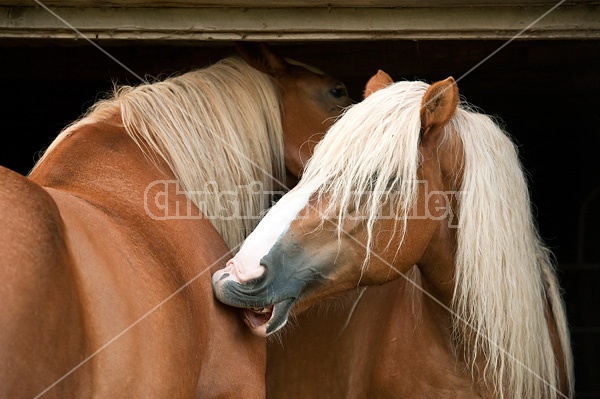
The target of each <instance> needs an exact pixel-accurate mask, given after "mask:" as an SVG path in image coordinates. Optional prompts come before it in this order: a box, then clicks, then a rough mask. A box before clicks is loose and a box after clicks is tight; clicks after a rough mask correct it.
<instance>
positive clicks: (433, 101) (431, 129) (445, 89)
mask: <svg viewBox="0 0 600 399" xmlns="http://www.w3.org/2000/svg"><path fill="white" fill-rule="evenodd" d="M457 106H458V86H457V85H456V81H455V80H454V78H452V77H449V78H448V79H446V80H442V81H439V82H436V83H434V84H432V85H431V86H429V89H427V92H425V95H424V96H423V100H422V102H421V129H422V130H421V132H422V133H421V134H422V136H421V138H422V139H423V140H427V141H428V140H430V139H435V138H436V137H437V136H439V133H440V132H441V130H442V128H443V127H444V126H445V125H446V123H448V121H449V120H450V118H452V115H454V111H456V107H457ZM435 141H437V140H435Z"/></svg>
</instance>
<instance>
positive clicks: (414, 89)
mask: <svg viewBox="0 0 600 399" xmlns="http://www.w3.org/2000/svg"><path fill="white" fill-rule="evenodd" d="M426 89H427V85H426V84H425V83H421V82H398V83H396V84H394V85H392V86H389V87H388V88H386V89H382V90H379V91H378V92H376V93H374V94H372V95H371V96H369V97H368V98H367V99H365V100H364V101H362V102H361V103H358V104H356V105H353V106H351V107H349V108H348V109H347V110H345V111H344V113H343V114H342V116H341V117H340V118H339V119H338V120H337V122H336V123H335V124H334V125H333V126H332V127H331V128H330V130H329V131H328V132H327V134H326V135H325V137H324V138H323V140H322V141H321V142H320V143H319V144H317V146H316V148H315V153H314V155H313V156H312V157H311V159H310V160H309V161H308V164H307V165H306V169H305V171H304V173H303V176H302V179H301V180H300V183H299V187H298V189H307V190H312V191H313V192H314V193H315V195H316V197H317V198H318V199H319V201H318V202H321V201H320V199H322V198H323V197H327V201H325V202H326V203H327V207H326V208H325V209H323V210H322V211H323V213H325V214H328V215H333V214H335V215H336V217H337V219H338V226H337V227H338V236H341V235H342V234H343V230H342V226H343V223H342V221H343V220H344V219H346V218H347V217H348V216H349V214H348V210H349V209H359V208H360V209H363V210H364V212H363V213H362V214H361V217H362V218H363V219H364V220H365V223H366V225H367V233H368V239H367V245H366V247H367V256H366V258H365V260H364V263H363V267H365V266H366V265H367V263H368V261H369V257H370V254H371V244H372V240H373V226H374V224H375V222H376V220H377V219H378V218H379V217H380V215H381V210H382V205H383V204H384V203H385V202H386V200H389V199H390V195H393V198H394V201H396V202H395V206H396V208H395V209H394V211H393V212H394V214H395V215H397V216H398V217H399V219H400V220H404V221H405V220H406V219H407V218H408V215H409V212H410V210H411V208H412V206H413V203H414V201H415V198H416V192H417V184H418V183H417V169H418V166H419V161H420V160H419V155H418V151H417V149H418V143H419V131H420V119H419V108H420V101H421V97H422V96H423V94H424V93H425V90H426ZM404 225H405V224H404V223H401V224H399V225H398V226H399V227H400V228H403V226H404ZM402 234H404V231H403V232H402ZM390 241H391V240H390Z"/></svg>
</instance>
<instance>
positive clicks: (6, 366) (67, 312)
mask: <svg viewBox="0 0 600 399" xmlns="http://www.w3.org/2000/svg"><path fill="white" fill-rule="evenodd" d="M0 220H1V221H2V228H1V229H0V281H2V284H0V302H1V303H2V306H1V307H0V325H2V329H0V346H1V347H2V348H3V349H2V351H0V396H3V397H4V396H5V395H9V396H11V397H20V396H21V395H26V396H27V395H29V396H35V395H36V394H38V393H39V392H40V391H41V390H43V389H44V388H46V387H47V386H48V385H50V384H51V383H53V382H54V381H56V379H58V378H60V377H61V376H62V375H63V374H64V373H65V372H67V371H69V369H70V367H72V365H73V364H76V363H77V362H78V361H79V360H80V359H78V358H77V356H78V354H79V353H81V352H82V351H81V350H74V349H75V348H82V347H84V346H85V342H84V340H83V333H82V325H83V324H82V321H81V312H80V309H79V305H78V304H79V299H78V292H77V290H76V288H75V287H76V285H75V284H74V283H73V279H74V277H73V274H72V270H71V269H70V264H69V259H68V253H67V250H66V247H65V243H64V239H63V226H62V221H61V218H60V215H59V212H58V209H57V207H56V204H55V203H54V201H53V200H52V198H51V197H50V196H49V195H48V193H47V192H46V191H45V190H44V189H42V188H41V187H40V186H38V185H37V184H36V183H34V182H32V181H31V180H29V179H28V178H26V177H24V176H22V175H20V174H18V173H15V172H13V171H11V170H9V169H6V168H3V167H0ZM65 327H66V328H65ZM42 331H43V332H44V333H43V334H42V333H41V332H42ZM20 381H30V382H32V383H30V384H22V383H20ZM33 381H35V382H36V383H33Z"/></svg>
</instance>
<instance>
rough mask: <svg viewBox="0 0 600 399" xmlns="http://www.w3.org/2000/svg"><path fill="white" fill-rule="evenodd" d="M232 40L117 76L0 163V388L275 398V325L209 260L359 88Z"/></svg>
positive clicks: (47, 393) (0, 393)
mask: <svg viewBox="0 0 600 399" xmlns="http://www.w3.org/2000/svg"><path fill="white" fill-rule="evenodd" d="M238 48H239V50H240V52H241V55H242V57H239V56H232V57H229V58H225V59H223V60H221V61H219V62H217V63H215V64H214V65H211V66H208V67H206V68H203V69H200V70H196V71H193V72H189V73H186V74H182V75H181V76H178V77H172V78H169V79H167V80H165V81H163V82H155V83H152V84H143V85H140V86H137V87H123V88H121V89H119V90H118V91H117V92H116V93H115V95H114V97H113V98H111V99H108V100H105V101H101V102H99V103H97V104H96V105H95V106H94V107H93V108H92V109H91V110H90V112H89V113H88V114H87V115H86V116H85V117H83V118H82V119H80V120H78V121H76V123H74V124H72V125H71V126H70V127H68V128H67V129H66V130H64V131H63V132H62V133H61V134H60V135H59V136H58V137H57V138H56V140H55V141H54V142H53V143H52V144H51V146H50V147H49V148H48V150H47V151H46V152H45V154H44V156H43V157H42V158H41V159H40V160H39V162H38V163H37V164H36V165H35V167H34V169H33V170H32V172H31V173H30V175H29V176H28V177H24V176H21V175H19V174H17V173H15V172H13V171H10V170H7V169H5V168H0V179H1V182H2V184H0V204H2V206H1V207H0V220H2V229H0V253H1V257H0V281H1V282H2V283H1V285H0V303H1V304H2V305H1V306H0V326H2V327H1V328H0V397H3V398H9V397H10V398H33V397H42V396H43V397H57V398H67V397H68V398H71V397H72V398H84V397H98V398H101V397H102V398H117V397H120V398H167V397H168V398H190V397H195V396H196V397H201V398H242V397H243V398H264V395H265V382H264V377H265V363H266V346H265V340H264V339H261V338H258V337H255V336H253V335H252V334H251V333H250V332H249V331H248V329H247V328H246V327H245V326H244V324H243V323H242V322H241V321H240V319H239V317H238V316H237V315H236V314H235V312H232V311H231V309H230V308H227V307H225V306H223V305H222V304H220V303H218V302H217V301H215V300H214V297H213V293H212V285H211V281H210V273H211V271H214V270H217V269H218V268H221V267H223V266H224V263H225V260H226V259H227V258H228V257H230V256H231V254H230V252H229V250H230V248H231V249H234V248H235V249H237V248H236V247H237V246H238V245H239V243H241V242H242V240H243V238H244V237H245V235H246V234H247V232H249V231H250V230H251V229H252V228H253V227H254V226H255V225H256V224H257V223H258V216H259V215H260V213H261V212H263V211H264V210H265V209H266V208H267V207H268V206H270V203H269V201H270V199H269V198H268V193H269V191H272V190H273V189H274V188H278V187H279V186H281V185H283V184H284V183H282V182H283V181H284V180H285V177H286V169H287V170H288V172H290V175H291V176H292V177H293V175H294V174H297V173H298V172H299V171H300V169H301V165H302V163H301V161H302V160H301V159H300V156H301V155H302V156H306V154H301V151H300V148H301V147H302V143H304V142H305V141H306V140H308V139H311V138H312V137H313V136H314V135H315V134H318V133H322V132H325V131H326V129H327V128H328V127H329V126H330V125H331V123H332V122H333V120H332V119H334V118H335V117H337V116H338V115H339V114H340V112H341V110H342V108H343V107H345V106H348V105H349V104H350V100H349V98H348V96H347V94H346V90H345V88H344V85H343V84H342V83H341V82H339V81H338V80H336V79H334V78H332V77H330V76H328V75H325V74H323V73H320V72H317V71H316V70H315V69H313V68H307V67H305V66H303V65H302V64H300V63H297V62H292V61H289V62H288V60H286V59H283V58H281V57H279V56H278V55H276V54H274V53H273V52H272V51H271V50H270V49H269V48H268V47H266V46H265V45H262V44H250V43H247V44H240V45H239V47H238ZM284 154H285V155H286V156H285V160H284ZM248 185H252V187H250V188H248V187H247V186H248ZM257 185H258V186H259V187H256V186H257ZM211 222H212V223H211ZM207 271H208V273H207Z"/></svg>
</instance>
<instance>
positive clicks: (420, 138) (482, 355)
mask: <svg viewBox="0 0 600 399" xmlns="http://www.w3.org/2000/svg"><path fill="white" fill-rule="evenodd" d="M380 77H381V76H380ZM378 86H379V87H367V90H365V94H366V95H368V97H367V98H366V99H365V100H364V101H363V102H361V103H359V104H356V105H354V106H353V107H351V108H349V109H348V111H346V112H345V113H344V115H343V116H342V117H341V118H340V119H339V120H338V122H336V124H335V125H334V126H333V127H332V128H331V129H330V130H329V132H328V133H327V134H326V136H325V138H324V139H323V141H321V142H320V143H319V144H318V145H317V148H316V150H315V154H314V155H313V157H312V158H311V160H310V161H309V164H308V165H307V168H306V170H305V172H304V174H303V177H302V179H301V180H300V183H299V184H298V186H296V187H295V188H294V189H293V190H292V191H290V192H289V193H288V194H286V195H285V196H284V197H283V198H281V199H280V200H279V202H278V203H277V204H276V205H275V206H274V207H273V208H272V209H271V210H270V211H269V212H268V213H267V214H266V215H265V217H264V219H263V220H262V221H261V223H260V224H259V225H258V227H257V228H256V230H254V232H253V233H252V234H251V235H250V236H248V237H247V239H246V240H245V242H244V244H243V245H242V247H241V249H240V251H239V252H238V253H237V255H236V256H235V257H234V258H233V259H231V260H230V261H229V262H228V263H227V266H226V268H225V269H223V270H220V271H218V272H217V273H215V274H214V275H213V286H214V291H215V294H216V296H217V297H218V298H219V299H220V300H221V301H223V302H224V303H226V304H229V305H232V306H237V307H241V308H244V309H245V311H244V320H245V321H246V323H247V325H248V326H249V327H250V329H251V330H252V331H253V332H254V333H255V334H257V335H260V336H267V335H271V334H273V333H275V332H276V331H278V330H279V329H281V328H282V327H283V326H284V325H285V324H286V322H287V320H288V316H289V314H290V311H291V310H292V309H294V311H295V313H296V314H298V317H297V319H296V325H294V326H292V327H291V328H290V331H289V333H288V332H287V331H283V332H282V335H281V348H279V347H278V345H277V343H275V344H273V345H272V346H271V347H270V348H272V347H276V348H275V349H273V352H272V355H271V354H270V356H269V362H271V364H275V363H276V364H278V365H280V368H279V369H280V370H281V371H278V370H277V369H276V366H275V365H274V366H273V367H272V368H269V372H271V373H274V375H273V374H272V375H270V381H271V382H270V383H269V392H268V396H269V397H273V398H279V397H285V398H305V397H312V398H328V397H340V398H341V397H348V398H350V397H352V398H375V397H376V398H397V397H432V398H433V397H436V398H437V397H449V398H450V397H452V398H481V397H485V398H518V399H521V398H563V397H570V396H572V392H573V369H572V367H573V366H572V355H571V348H570V342H569V331H568V326H567V322H566V315H565V310H564V305H563V302H562V298H561V295H560V290H559V286H558V281H557V278H556V275H555V270H554V265H553V263H552V256H551V254H550V251H549V250H548V249H547V248H546V247H545V245H544V244H543V242H542V240H541V239H540V237H539V233H538V231H537V227H536V225H535V222H534V219H533V216H532V212H531V205H530V199H529V194H528V188H527V182H526V178H525V175H524V172H523V169H522V166H521V163H520V161H519V158H518V153H517V149H516V147H515V145H514V144H513V142H512V141H511V140H510V138H509V136H508V135H507V134H505V132H504V131H503V130H502V129H501V128H500V127H499V126H498V125H497V124H496V123H495V122H494V121H493V119H492V118H490V117H488V116H487V115H484V114H481V113H477V112H474V111H473V110H472V109H471V108H470V107H469V106H468V104H464V103H463V104H459V95H458V89H457V86H456V83H455V81H454V80H453V79H452V78H449V79H447V80H445V81H440V82H437V83H434V84H432V85H428V84H426V83H424V82H420V81H414V82H409V81H404V82H397V83H393V84H392V82H391V79H390V81H389V82H388V84H379V85H378ZM381 87H383V88H381ZM378 88H379V90H377V89H378ZM370 93H372V94H370ZM369 94H370V95H369ZM365 287H367V288H365ZM336 297H337V298H342V299H341V300H339V301H338V303H337V304H333V305H331V304H332V302H331V298H336ZM344 300H345V301H346V302H350V303H349V304H346V306H345V304H344ZM325 302H327V303H328V304H330V309H327V310H325V311H323V310H322V309H316V306H315V305H317V304H322V303H325ZM350 305H351V306H350ZM315 309H316V310H315ZM319 311H321V313H320V312H319Z"/></svg>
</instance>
